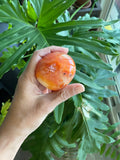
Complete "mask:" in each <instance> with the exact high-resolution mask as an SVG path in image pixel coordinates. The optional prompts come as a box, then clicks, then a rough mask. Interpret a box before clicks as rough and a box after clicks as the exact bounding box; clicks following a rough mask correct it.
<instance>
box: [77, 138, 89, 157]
mask: <svg viewBox="0 0 120 160" xmlns="http://www.w3.org/2000/svg"><path fill="white" fill-rule="evenodd" d="M85 141H86V140H85V137H83V138H82V141H81V143H80V145H79V149H78V155H77V160H81V159H82V160H86V158H87V153H86V152H85V150H84V149H83V147H84V143H85Z"/></svg>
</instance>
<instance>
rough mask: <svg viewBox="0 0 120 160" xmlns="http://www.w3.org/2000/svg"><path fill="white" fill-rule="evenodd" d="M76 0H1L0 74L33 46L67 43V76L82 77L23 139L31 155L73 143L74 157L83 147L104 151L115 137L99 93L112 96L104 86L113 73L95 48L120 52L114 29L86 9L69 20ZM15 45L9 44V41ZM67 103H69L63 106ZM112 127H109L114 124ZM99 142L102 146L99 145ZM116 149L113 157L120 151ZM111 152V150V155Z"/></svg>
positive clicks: (25, 58)
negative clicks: (71, 71)
mask: <svg viewBox="0 0 120 160" xmlns="http://www.w3.org/2000/svg"><path fill="white" fill-rule="evenodd" d="M74 2H75V0H71V1H69V0H66V1H63V0H28V1H27V0H24V2H23V5H20V3H19V2H18V1H17V0H8V1H6V0H1V2H0V22H5V23H8V24H9V27H8V30H7V31H5V32H3V33H1V34H0V42H1V43H0V51H3V49H4V48H7V52H6V51H3V52H2V53H3V56H2V57H0V62H1V63H2V64H1V65H0V77H2V76H3V75H4V74H5V73H6V72H7V71H9V70H10V69H15V68H16V67H17V68H18V69H20V74H21V73H22V71H23V70H24V69H25V67H26V65H27V64H28V62H29V59H30V57H31V56H32V53H33V51H34V50H37V49H41V48H44V47H47V46H50V45H58V46H65V47H68V48H69V55H71V56H72V58H73V59H74V60H75V63H76V68H77V71H76V75H75V77H74V79H73V81H72V83H74V82H78V83H83V84H84V85H85V88H86V92H85V93H83V94H79V95H76V96H74V97H72V98H70V99H69V100H67V101H66V102H64V103H62V104H60V105H59V106H57V107H56V109H55V111H54V112H53V113H51V114H50V115H49V116H48V117H47V119H46V120H45V121H44V123H43V124H42V125H41V126H40V127H39V128H38V129H37V130H36V131H35V132H34V133H32V134H31V135H30V136H29V137H28V139H27V140H26V141H25V143H24V144H23V146H22V147H23V149H25V150H29V151H30V152H31V153H32V158H31V160H36V159H37V160H38V159H39V160H47V159H48V160H53V159H54V158H53V157H52V155H51V153H53V154H54V155H55V156H57V157H61V156H63V155H64V154H66V152H65V151H64V148H66V147H67V148H74V147H77V149H78V154H77V157H76V158H77V159H78V160H80V159H82V160H85V159H86V156H87V154H88V153H94V152H100V151H101V154H102V153H103V152H104V151H105V149H104V150H103V148H105V147H106V146H105V145H106V144H109V143H114V138H115V136H108V134H107V133H108V132H107V131H108V130H109V128H110V127H111V125H110V124H109V120H108V113H109V106H107V105H106V104H104V103H103V101H102V100H103V98H108V97H111V96H116V95H117V94H116V93H115V92H114V91H111V90H109V89H107V86H109V85H114V84H115V83H114V81H113V80H111V78H112V77H114V76H115V73H113V72H112V67H111V66H110V64H107V63H105V62H104V61H103V60H102V59H101V58H100V56H99V55H98V53H101V54H104V55H111V56H113V57H117V56H119V54H120V53H119V52H118V46H119V44H120V38H119V37H118V36H117V34H116V33H118V32H119V31H118V30H114V31H107V30H105V28H104V27H105V26H107V25H111V24H113V23H115V22H117V21H112V22H105V21H104V20H102V19H99V18H96V17H90V16H89V15H86V16H84V17H79V18H78V19H77V20H72V19H71V17H70V15H69V12H68V11H67V9H68V8H69V7H70V6H71V5H72V4H73V3H74ZM13 44H18V47H12V48H10V45H13ZM68 108H69V109H68ZM113 129H114V128H113ZM102 144H103V146H104V147H102V149H101V145H102ZM116 154H117V160H118V159H119V157H120V154H118V153H116ZM116 154H115V155H116Z"/></svg>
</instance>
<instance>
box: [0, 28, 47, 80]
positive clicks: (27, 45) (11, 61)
mask: <svg viewBox="0 0 120 160" xmlns="http://www.w3.org/2000/svg"><path fill="white" fill-rule="evenodd" d="M29 36H30V39H29V40H28V41H27V42H26V43H25V44H23V45H22V46H21V47H20V48H19V49H18V50H17V51H16V53H15V54H13V55H12V56H11V57H10V58H9V59H7V60H6V61H5V62H4V63H3V64H2V65H1V66H0V77H2V76H3V74H4V73H6V72H7V71H8V70H9V69H10V68H11V66H12V65H13V64H15V63H17V62H18V60H19V58H20V57H21V56H22V55H24V54H25V52H26V51H27V49H28V48H31V47H32V46H33V44H34V43H35V42H36V43H38V42H39V41H38V40H39V39H40V41H41V43H39V44H38V46H40V47H41V48H43V47H44V46H45V45H46V40H45V39H44V36H43V35H42V34H41V33H40V32H39V31H38V30H37V29H36V30H33V31H32V34H30V35H29Z"/></svg>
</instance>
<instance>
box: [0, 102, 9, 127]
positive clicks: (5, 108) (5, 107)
mask: <svg viewBox="0 0 120 160" xmlns="http://www.w3.org/2000/svg"><path fill="white" fill-rule="evenodd" d="M10 105H11V102H10V100H8V101H6V102H5V103H2V108H1V114H0V126H1V125H2V123H3V121H4V119H5V117H6V115H7V113H8V109H9V107H10Z"/></svg>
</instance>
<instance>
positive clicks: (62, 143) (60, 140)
mask: <svg viewBox="0 0 120 160" xmlns="http://www.w3.org/2000/svg"><path fill="white" fill-rule="evenodd" d="M55 138H56V141H57V142H58V143H59V144H60V145H61V146H62V147H64V148H65V147H67V148H75V147H76V144H75V143H71V144H70V143H68V142H67V140H66V139H63V137H61V136H59V135H57V134H56V135H55Z"/></svg>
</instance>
